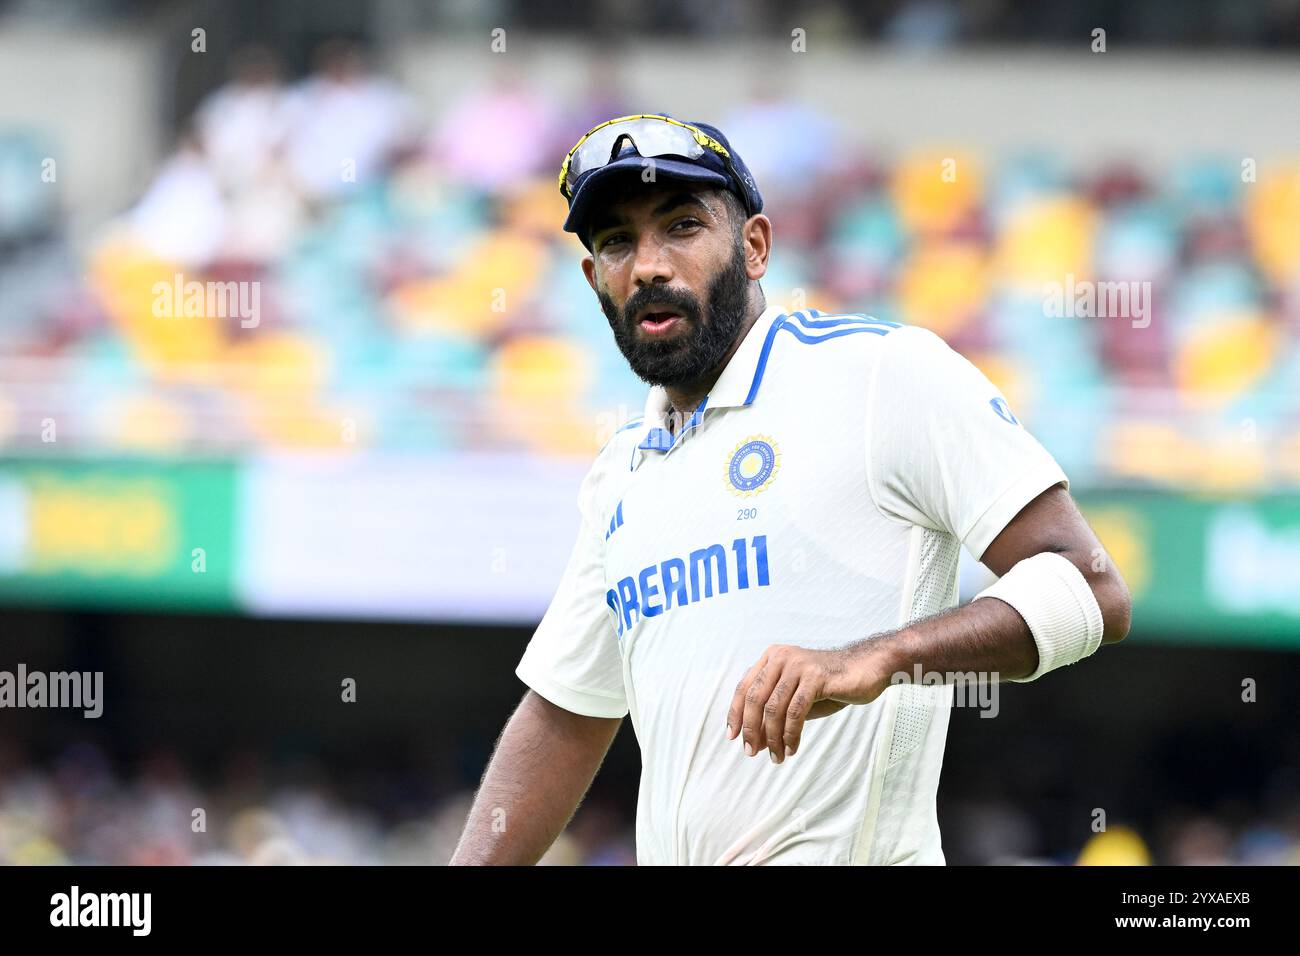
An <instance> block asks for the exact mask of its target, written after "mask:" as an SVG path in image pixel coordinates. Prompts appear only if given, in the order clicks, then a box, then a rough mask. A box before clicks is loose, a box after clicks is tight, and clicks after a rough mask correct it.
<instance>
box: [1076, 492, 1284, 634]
mask: <svg viewBox="0 0 1300 956" xmlns="http://www.w3.org/2000/svg"><path fill="white" fill-rule="evenodd" d="M1077 497H1078V500H1079V505H1080V507H1081V508H1082V509H1083V512H1084V514H1085V515H1086V516H1087V518H1088V521H1089V523H1090V524H1092V526H1093V528H1094V529H1095V530H1096V531H1097V536H1098V537H1099V538H1100V539H1101V541H1102V544H1103V545H1105V547H1106V551H1107V553H1109V554H1110V555H1111V557H1112V558H1113V559H1114V561H1115V563H1116V565H1117V566H1118V567H1119V569H1120V570H1121V571H1122V572H1123V574H1124V577H1125V579H1126V580H1127V581H1128V583H1129V588H1130V589H1131V590H1132V592H1133V631H1132V634H1133V637H1135V638H1137V639H1138V640H1141V641H1146V640H1161V641H1170V642H1179V643H1202V644H1231V645H1243V644H1249V645H1255V646H1279V647H1280V646H1289V647H1294V648H1300V495H1295V494H1288V495H1282V494H1278V495H1263V496H1259V497H1255V498H1250V499H1220V498H1197V497H1192V496H1187V495H1175V494H1169V493H1161V492H1110V493H1102V492H1092V493H1081V494H1079V495H1078V496H1077Z"/></svg>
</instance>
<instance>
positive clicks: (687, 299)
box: [597, 243, 749, 386]
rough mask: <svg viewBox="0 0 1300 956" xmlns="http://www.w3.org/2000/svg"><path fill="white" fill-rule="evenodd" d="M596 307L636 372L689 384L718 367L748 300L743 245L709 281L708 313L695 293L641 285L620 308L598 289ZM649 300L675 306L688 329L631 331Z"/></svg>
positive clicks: (658, 381)
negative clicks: (652, 335)
mask: <svg viewBox="0 0 1300 956" xmlns="http://www.w3.org/2000/svg"><path fill="white" fill-rule="evenodd" d="M597 297H598V298H599V299H600V308H601V311H603V312H604V313H605V318H606V319H608V320H609V327H610V328H611V329H613V330H614V341H615V343H617V345H618V349H619V351H620V352H622V353H623V357H624V358H625V359H627V364H628V365H629V366H631V368H632V371H633V372H635V373H636V375H637V377H638V378H640V379H641V380H642V381H644V382H646V383H648V384H650V385H665V386H676V385H690V384H691V383H693V382H698V381H700V379H702V378H704V377H705V376H706V375H708V373H709V372H711V371H712V370H713V369H714V368H716V367H717V365H718V363H719V362H721V361H722V359H723V357H724V356H725V355H726V354H727V351H728V350H729V349H730V348H731V346H732V345H734V344H735V342H736V336H737V335H739V334H740V328H741V326H742V325H743V324H744V322H745V312H746V310H747V306H748V304H749V275H748V274H747V272H746V270H745V253H744V247H743V246H742V245H741V244H740V243H737V244H736V250H735V254H734V255H733V256H732V258H731V261H730V262H729V263H728V264H727V265H726V266H724V267H723V269H722V271H721V272H719V273H718V274H717V275H716V276H715V277H714V278H713V281H712V282H710V283H709V291H708V310H707V317H706V313H705V310H703V309H702V308H701V307H700V302H699V299H698V298H697V297H696V296H694V295H691V294H690V293H689V292H683V291H681V290H678V289H669V288H662V287H654V286H651V287H643V288H641V289H638V290H637V291H636V292H635V293H633V294H632V297H631V298H629V299H628V300H627V302H625V303H624V304H623V309H622V311H621V312H620V311H619V308H618V307H617V306H616V305H614V301H613V300H612V299H611V298H610V297H609V296H608V295H606V294H605V293H603V292H598V293H597ZM650 306H653V307H654V308H655V311H659V312H670V311H671V312H676V313H678V314H679V315H681V316H682V318H684V319H685V320H687V322H688V328H687V332H686V334H684V335H676V336H674V337H673V339H672V340H671V341H666V342H656V341H653V340H652V341H643V340H640V339H638V338H637V337H636V316H637V313H638V312H640V311H641V310H642V309H644V308H647V307H650Z"/></svg>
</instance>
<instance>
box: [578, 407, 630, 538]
mask: <svg viewBox="0 0 1300 956" xmlns="http://www.w3.org/2000/svg"><path fill="white" fill-rule="evenodd" d="M644 431H645V419H644V418H643V417H642V416H640V415H638V416H636V417H635V418H632V419H630V420H628V421H626V422H624V423H623V424H622V425H620V426H619V427H618V428H616V429H614V433H613V434H612V435H611V436H610V437H609V440H608V441H606V442H605V444H604V445H602V446H601V449H600V451H599V452H597V453H596V457H595V458H594V459H593V460H592V462H591V466H590V467H589V468H588V469H587V474H586V475H585V476H584V477H583V479H582V488H581V491H580V493H579V502H580V503H581V504H582V506H583V507H584V508H588V507H589V508H590V509H591V510H592V512H593V513H594V514H596V515H600V514H602V513H603V512H604V510H605V508H604V505H603V502H604V501H605V499H606V498H607V497H608V496H609V495H610V494H613V493H614V492H613V491H611V489H612V488H613V487H614V486H616V485H619V484H620V483H621V482H620V479H622V478H623V477H624V476H625V475H626V474H627V473H628V472H629V471H630V465H631V461H632V455H633V454H634V453H635V451H636V448H637V445H639V444H640V443H641V437H642V434H643V432H644Z"/></svg>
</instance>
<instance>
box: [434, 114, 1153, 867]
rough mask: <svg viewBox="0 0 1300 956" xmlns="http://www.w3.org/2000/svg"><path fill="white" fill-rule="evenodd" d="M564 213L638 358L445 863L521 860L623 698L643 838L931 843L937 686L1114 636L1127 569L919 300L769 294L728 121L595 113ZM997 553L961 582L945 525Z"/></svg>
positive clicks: (646, 857)
mask: <svg viewBox="0 0 1300 956" xmlns="http://www.w3.org/2000/svg"><path fill="white" fill-rule="evenodd" d="M560 189H561V191H562V192H563V194H564V196H565V197H566V198H567V199H568V201H569V214H568V218H567V220H566V222H565V224H564V228H565V229H566V230H567V231H570V232H574V233H576V234H577V235H578V236H579V238H580V239H581V240H582V242H583V244H584V245H585V247H586V248H587V250H588V252H589V255H587V256H586V257H585V258H584V259H583V260H582V270H583V274H584V275H585V276H586V278H587V282H588V283H589V284H590V285H591V288H592V290H593V291H594V292H595V294H596V297H597V298H598V299H599V301H600V305H601V308H602V310H603V311H604V313H605V316H606V317H607V318H608V320H609V324H610V328H611V329H612V330H613V333H614V341H615V343H616V344H617V346H618V348H619V349H620V350H621V351H622V353H623V355H624V356H625V357H626V359H627V361H628V363H629V364H630V366H631V367H632V369H633V371H635V372H636V373H637V375H639V376H640V377H641V378H642V379H644V380H645V381H646V382H647V383H649V385H650V386H651V388H650V390H649V396H648V398H647V400H646V404H645V414H644V416H643V417H641V418H637V419H634V420H633V421H630V422H628V423H627V424H626V425H625V426H624V427H622V428H621V430H619V431H618V432H617V433H616V434H615V435H614V436H613V437H612V439H611V440H610V441H609V442H608V443H607V444H606V445H605V447H604V449H603V450H602V451H601V452H600V453H599V455H598V456H597V457H596V460H595V463H594V464H593V466H592V467H591V470H590V472H589V473H588V474H587V477H586V479H585V480H584V481H583V483H582V486H581V490H580V492H579V500H578V508H579V513H580V516H581V520H580V523H579V530H578V540H577V543H576V544H575V545H574V548H573V552H572V556H571V558H570V560H569V564H568V567H567V568H566V570H565V572H564V576H563V578H562V579H561V581H560V584H559V589H558V591H557V592H556V595H555V598H554V600H553V601H552V603H551V605H550V608H549V609H548V610H547V612H546V615H545V617H544V618H543V620H542V622H541V624H540V626H539V627H538V628H537V631H536V633H535V634H534V635H533V638H532V640H531V642H530V643H529V645H528V647H527V650H526V651H525V653H524V655H523V658H522V660H521V661H520V663H519V666H518V668H517V674H518V676H519V677H520V678H521V679H522V680H523V682H524V683H525V684H527V685H528V687H529V690H528V691H527V692H526V693H525V694H524V697H523V700H522V701H521V703H520V704H519V707H518V709H517V710H516V711H515V713H514V715H513V716H512V717H511V719H510V721H509V722H508V724H507V725H506V728H505V730H504V732H503V734H502V736H501V738H500V740H499V741H498V743H497V746H496V749H495V752H494V754H493V757H492V760H491V762H490V764H489V766H488V768H487V771H486V773H485V775H484V778H483V781H482V785H481V787H480V789H479V791H478V794H477V795H476V798H475V801H474V805H473V808H472V810H471V812H470V816H469V819H468V822H467V824H466V827H465V830H464V833H463V835H462V837H461V840H460V843H459V845H458V847H457V849H456V852H455V855H454V857H453V859H452V863H453V864H531V863H535V862H536V861H537V860H538V859H539V858H540V857H542V855H543V854H544V853H545V852H546V850H547V849H548V848H549V847H550V846H551V844H552V843H553V841H554V840H555V839H556V837H557V836H558V835H559V834H560V833H561V832H562V830H563V829H564V827H565V825H566V824H567V823H568V821H569V819H570V818H571V816H572V815H573V813H574V811H575V809H576V807H577V806H578V804H579V802H580V801H581V799H582V797H583V795H584V794H585V793H586V791H587V788H588V786H589V785H590V783H591V780H592V778H593V777H594V775H595V773H596V770H597V769H598V768H599V766H600V764H601V761H602V760H603V759H604V756H605V754H606V752H607V750H608V748H609V745H610V743H611V741H612V740H613V738H614V735H615V732H616V731H617V730H618V728H619V725H620V723H621V722H622V719H623V718H624V717H625V716H629V715H630V716H631V719H632V726H633V728H634V730H635V732H636V737H637V740H638V742H639V744H640V747H641V755H642V774H641V781H640V792H639V798H638V803H637V818H636V843H637V848H636V849H637V860H638V863H639V864H642V865H645V864H736V865H739V864H903V863H912V864H941V863H943V862H944V856H943V851H942V847H941V843H940V833H939V825H938V821H937V819H936V811H935V797H936V792H937V789H938V785H939V771H940V767H941V765H942V761H943V752H944V742H945V737H946V734H947V728H948V717H949V713H950V707H951V704H952V701H953V694H954V684H953V682H952V681H951V680H948V679H945V680H943V682H942V683H935V682H934V681H932V680H931V679H930V676H929V675H945V676H949V675H960V674H966V675H969V674H971V673H972V672H974V674H976V675H983V676H984V677H985V678H986V679H989V680H994V681H996V680H999V679H1000V680H1010V681H1030V680H1036V679H1038V678H1040V677H1042V676H1044V675H1045V674H1047V673H1049V672H1050V671H1053V670H1055V669H1057V668H1059V667H1064V666H1066V665H1069V664H1072V663H1074V662H1076V661H1078V660H1080V659H1082V658H1084V657H1087V656H1089V655H1090V654H1092V653H1094V652H1095V651H1096V650H1097V649H1098V647H1099V646H1100V645H1102V644H1109V643H1114V642H1117V641H1119V640H1122V639H1123V637H1124V636H1125V634H1126V633H1127V632H1128V628H1129V612H1130V601H1129V594H1128V589H1127V587H1126V585H1125V583H1124V581H1123V579H1122V578H1121V577H1120V575H1119V574H1118V573H1117V572H1116V570H1115V568H1114V566H1113V564H1112V563H1111V562H1110V561H1109V560H1108V559H1107V557H1106V555H1105V553H1104V552H1103V551H1102V548H1101V545H1100V544H1099V543H1098V541H1097V538H1096V537H1095V535H1094V534H1093V532H1092V531H1091V529H1090V528H1089V527H1088V525H1087V524H1086V522H1085V521H1084V519H1083V517H1082V516H1081V515H1080V513H1079V511H1078V509H1077V508H1076V506H1075V504H1074V501H1073V499H1072V498H1071V497H1070V494H1069V491H1068V483H1067V480H1066V476H1065V475H1064V474H1063V473H1062V471H1061V469H1060V467H1059V466H1058V465H1057V463H1056V462H1055V461H1054V460H1053V458H1052V457H1051V455H1049V454H1048V452H1047V451H1046V450H1045V449H1044V448H1043V447H1042V445H1040V444H1039V443H1038V442H1037V441H1036V440H1035V439H1034V438H1033V437H1032V436H1031V435H1030V434H1029V433H1028V432H1027V431H1026V430H1025V429H1024V427H1023V426H1022V425H1021V424H1020V422H1019V421H1018V420H1017V418H1016V416H1015V414H1014V413H1013V411H1012V409H1011V408H1009V407H1008V405H1007V402H1006V401H1005V399H1004V398H1003V397H1002V396H1001V395H1000V394H999V393H998V390H997V389H996V388H995V387H994V386H993V385H992V384H991V383H990V382H989V380H988V379H987V378H985V377H984V375H983V374H981V373H980V372H979V371H978V370H976V368H975V367H974V366H973V365H971V364H970V363H969V362H968V361H966V359H964V358H963V357H962V356H960V355H958V354H957V353H956V352H954V351H952V350H951V349H950V348H949V347H948V346H947V345H946V344H945V343H944V342H943V341H942V340H941V339H939V338H938V337H937V336H935V335H934V334H933V333H931V332H929V331H926V330H925V329H922V328H912V327H904V326H900V325H899V324H897V323H894V322H883V321H879V320H876V319H874V318H871V317H868V316H864V315H840V314H835V315H830V314H825V313H822V312H819V311H817V310H815V309H803V310H799V311H794V312H789V313H786V312H783V311H782V310H781V308H780V307H779V306H778V305H775V304H769V303H768V302H767V300H766V299H765V296H764V292H763V289H762V288H761V286H760V280H761V279H762V278H763V275H764V273H765V272H766V270H767V264H768V256H769V254H770V253H771V250H772V241H773V226H772V223H771V221H770V220H769V219H768V218H767V217H766V216H764V215H763V214H762V208H763V200H762V197H761V195H760V194H759V190H758V186H757V184H756V183H755V182H754V179H753V177H752V176H751V175H750V173H749V170H748V169H747V168H746V166H745V164H744V162H743V161H742V159H741V157H740V156H739V155H738V154H737V153H736V151H735V150H734V149H733V148H732V147H731V145H730V144H729V143H728V141H727V139H726V137H725V136H724V135H723V134H722V132H721V131H719V130H718V129H716V128H714V127H712V126H708V125H705V124H703V123H686V122H682V121H679V120H677V119H675V118H673V117H670V116H665V115H648V114H647V115H639V116H625V117H619V118H617V119H613V120H610V121H608V122H607V123H603V124H601V125H600V126H597V127H595V128H594V129H592V130H591V131H590V132H588V133H587V134H586V135H585V136H583V137H582V139H581V140H579V141H578V144H577V145H576V146H574V148H573V149H572V150H571V151H570V152H569V154H568V156H567V157H566V158H565V160H564V164H563V168H562V170H561V173H560ZM963 545H964V546H965V547H966V548H967V549H969V551H970V552H971V554H973V555H974V556H975V557H976V558H978V559H979V560H980V561H982V562H983V563H984V564H985V565H987V566H988V567H989V568H990V569H991V570H992V571H993V572H994V573H995V574H997V575H999V576H1000V579H999V580H998V581H997V582H996V583H995V584H993V585H992V586H991V587H989V588H988V589H987V590H985V591H983V592H982V593H981V594H979V595H977V596H976V597H975V599H974V600H973V601H971V602H970V603H968V604H966V605H965V606H963V607H956V606H955V605H956V603H957V561H958V554H959V552H960V549H961V547H962V546H963Z"/></svg>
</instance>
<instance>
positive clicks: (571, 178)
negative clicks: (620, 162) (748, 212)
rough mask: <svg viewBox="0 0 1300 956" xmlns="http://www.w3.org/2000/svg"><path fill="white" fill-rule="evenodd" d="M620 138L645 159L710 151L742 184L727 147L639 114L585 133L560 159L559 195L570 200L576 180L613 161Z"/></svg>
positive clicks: (687, 127) (672, 123)
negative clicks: (561, 194)
mask: <svg viewBox="0 0 1300 956" xmlns="http://www.w3.org/2000/svg"><path fill="white" fill-rule="evenodd" d="M624 138H627V139H629V140H631V141H632V145H633V146H635V147H636V151H637V152H638V153H639V154H640V155H641V156H643V157H646V158H652V157H656V156H680V157H682V158H683V159H699V158H700V157H701V156H703V155H704V152H705V150H712V151H713V152H714V153H716V154H717V155H718V156H719V157H720V158H721V159H722V161H723V162H724V163H725V164H726V167H727V172H728V174H730V176H731V178H732V180H733V181H735V182H736V183H737V184H738V185H739V184H741V183H742V180H741V178H740V176H739V175H737V173H736V168H735V166H734V165H733V164H732V162H731V153H730V152H729V151H728V150H727V147H725V146H723V145H722V144H721V143H720V142H718V141H717V140H716V139H714V138H713V137H712V136H710V135H709V134H708V133H706V132H704V131H703V130H701V129H699V128H697V127H695V126H691V125H690V124H689V123H683V122H681V121H680V120H675V119H672V118H671V117H668V116H658V115H656V114H653V113H641V114H638V115H636V116H620V117H618V118H617V119H612V120H607V121H606V122H604V123H601V124H600V125H599V126H594V127H592V128H591V129H590V130H588V131H587V133H586V134H585V135H584V136H583V137H582V139H580V140H578V142H577V143H576V144H574V147H573V149H571V150H569V152H568V154H567V155H566V156H565V157H564V165H562V166H561V167H560V192H562V193H563V194H564V196H565V197H566V198H568V199H572V198H573V191H574V189H576V188H577V185H578V178H579V177H580V176H582V174H583V173H586V172H590V171H591V170H593V169H599V168H600V167H601V166H605V165H607V164H608V163H610V162H611V161H613V159H614V157H615V155H616V154H617V152H618V151H619V148H620V146H621V144H622V142H623V140H624Z"/></svg>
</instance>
